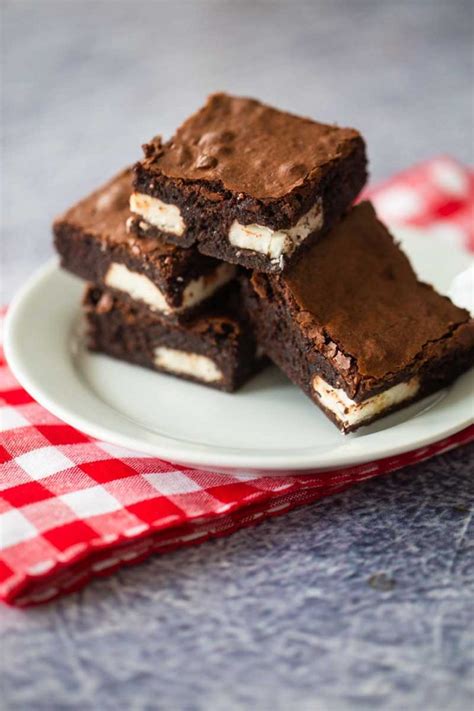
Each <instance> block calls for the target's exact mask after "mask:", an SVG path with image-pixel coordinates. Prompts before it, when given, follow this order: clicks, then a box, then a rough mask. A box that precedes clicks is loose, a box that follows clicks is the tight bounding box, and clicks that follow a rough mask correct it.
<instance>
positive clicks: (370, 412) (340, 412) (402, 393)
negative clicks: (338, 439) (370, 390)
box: [313, 375, 420, 427]
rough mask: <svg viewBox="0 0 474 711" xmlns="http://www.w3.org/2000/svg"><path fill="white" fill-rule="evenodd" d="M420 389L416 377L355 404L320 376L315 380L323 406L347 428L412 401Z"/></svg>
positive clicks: (315, 387)
mask: <svg viewBox="0 0 474 711" xmlns="http://www.w3.org/2000/svg"><path fill="white" fill-rule="evenodd" d="M419 388H420V381H419V379H418V378H417V377H414V378H411V379H410V380H407V381H406V382H405V383H398V385H394V386H393V387H391V388H388V390H385V391H384V392H381V393H378V394H377V395H373V396H372V397H369V398H368V399H367V400H364V401H363V402H355V401H354V400H351V398H350V397H348V396H347V394H346V393H345V392H344V390H342V389H341V388H333V387H332V386H331V385H329V384H328V383H327V382H326V381H325V380H323V379H322V378H321V377H320V376H319V375H315V376H314V378H313V389H314V392H315V393H316V395H317V397H318V400H319V402H320V403H321V405H322V406H323V407H324V408H325V409H326V410H329V411H330V412H332V413H333V414H334V415H335V416H336V418H337V420H338V421H339V422H341V423H342V424H343V425H345V426H346V427H350V426H352V425H358V424H360V423H361V422H365V421H366V420H369V419H372V417H375V416H376V415H380V414H381V413H382V412H385V411H387V410H389V409H390V408H391V407H394V406H395V405H399V404H400V403H402V402H404V401H405V400H410V399H411V398H412V397H414V396H415V395H416V393H417V392H418V390H419Z"/></svg>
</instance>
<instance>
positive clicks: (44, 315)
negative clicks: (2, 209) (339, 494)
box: [5, 232, 474, 473]
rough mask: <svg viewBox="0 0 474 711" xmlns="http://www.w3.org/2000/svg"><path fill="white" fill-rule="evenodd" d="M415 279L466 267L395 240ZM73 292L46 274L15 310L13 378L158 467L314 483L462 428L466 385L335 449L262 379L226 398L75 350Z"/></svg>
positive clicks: (64, 414) (277, 376)
mask: <svg viewBox="0 0 474 711" xmlns="http://www.w3.org/2000/svg"><path fill="white" fill-rule="evenodd" d="M399 236H400V238H401V239H402V241H403V243H404V247H405V249H406V250H407V251H408V252H409V254H410V256H411V258H412V261H413V262H414V265H415V268H417V270H418V273H419V274H421V276H422V277H423V278H424V279H425V280H426V281H431V282H432V283H434V284H435V285H436V287H437V288H438V289H440V290H441V291H443V292H446V291H447V289H448V287H449V284H450V283H451V280H452V279H453V277H454V276H455V275H456V274H458V273H459V272H460V271H462V270H463V269H465V268H466V267H467V266H468V265H469V262H470V257H469V256H468V255H467V254H465V253H464V252H462V251H460V250H457V249H453V247H452V246H446V245H443V244H442V243H439V242H436V241H434V240H433V237H432V236H430V237H429V239H428V238H427V237H426V236H422V235H419V234H418V235H417V234H413V233H412V232H408V233H407V232H404V233H403V234H402V235H399ZM82 291H83V284H82V283H81V282H80V281H79V280H78V279H76V278H75V277H73V276H71V275H69V274H67V273H66V272H63V271H61V270H60V269H59V268H58V266H57V265H56V264H55V263H50V264H48V265H47V266H46V267H45V268H43V269H42V270H41V271H40V272H39V273H38V274H36V275H35V276H34V277H33V278H32V279H31V280H30V281H29V282H28V283H27V284H26V286H25V287H24V288H23V290H22V291H21V293H20V294H19V295H18V296H17V298H16V299H15V300H14V302H13V304H12V306H11V308H10V310H9V313H8V318H7V324H6V337H5V348H6V355H7V358H8V362H9V364H10V366H11V368H12V370H13V372H14V373H15V375H16V377H17V378H18V380H19V381H20V383H21V384H22V385H23V387H25V388H26V390H28V392H29V393H31V395H32V396H33V397H34V398H35V399H36V400H37V401H38V402H39V403H41V404H42V405H43V406H44V407H46V408H47V409H48V410H50V411H51V412H52V413H54V414H55V415H57V416H58V417H59V418H61V419H62V420H64V421H65V422H67V423H69V424H71V425H73V426H74V427H77V428H78V429H79V430H82V431H83V432H85V433H87V434H89V435H91V436H93V437H96V438H98V439H101V440H106V441H108V442H111V443H113V444H115V445H119V446H123V447H126V448H129V449H134V450H140V451H142V452H144V453H146V454H150V455H156V456H158V457H161V458H162V459H166V460H169V461H174V462H177V463H180V464H187V465H190V466H200V467H207V468H212V469H214V470H224V471H225V470H229V469H239V470H250V471H253V472H255V471H266V472H269V471H271V472H273V473H283V472H288V471H305V470H306V471H316V470H320V469H330V468H334V467H339V466H344V465H354V464H360V463H363V462H368V461H372V460H374V459H377V458H381V457H386V456H393V455H397V454H400V453H402V452H406V451H409V450H412V449H414V448H417V447H422V446H425V445H428V444H430V443H431V442H434V441H436V440H439V439H440V438H442V437H445V436H448V435H450V434H453V433H455V432H457V431H459V430H461V429H463V428H464V427H466V426H467V425H468V424H469V423H470V422H472V414H473V413H472V400H471V395H472V392H473V384H474V373H473V372H472V371H471V372H470V373H467V374H466V375H464V376H463V377H462V378H460V379H459V380H458V381H457V382H456V383H455V384H454V385H453V386H452V387H451V388H449V389H448V390H445V391H443V392H441V393H438V394H437V395H435V396H433V397H431V398H430V399H428V400H425V401H424V402H421V403H418V404H416V405H413V406H412V407H410V408H408V409H406V410H404V411H402V412H401V413H397V414H395V415H392V416H389V417H387V418H385V419H383V420H381V421H379V422H378V423H376V424H375V425H373V426H370V427H367V428H363V429H362V430H360V431H359V432H358V433H356V434H354V435H350V436H346V437H344V436H343V435H341V434H340V433H339V432H338V431H337V430H336V428H335V427H334V425H332V424H331V423H330V422H329V421H328V420H327V419H326V417H325V416H324V415H323V414H322V413H321V412H319V410H318V408H317V407H315V405H313V404H312V403H311V402H310V401H309V400H308V399H307V398H306V397H305V396H304V395H303V394H302V393H301V392H300V391H299V390H298V389H297V388H296V387H295V386H293V385H292V384H291V383H290V382H289V381H288V380H287V379H286V378H285V376H284V375H282V374H281V373H280V372H278V371H277V369H276V368H271V369H269V370H267V371H266V372H263V373H261V374H260V375H259V376H258V377H256V378H254V379H253V380H252V381H251V382H250V383H248V384H247V385H246V387H244V388H243V390H241V391H240V392H238V393H236V394H233V395H229V394H226V393H220V392H217V391H213V390H211V389H209V388H206V387H203V386H200V385H194V384H192V383H187V382H184V381H180V380H178V379H176V378H173V377H171V376H167V375H161V374H157V373H153V372H152V371H148V370H145V369H141V368H139V367H136V366H132V365H128V364H125V363H120V362H118V361H115V360H113V359H111V358H107V357H106V356H101V355H92V354H90V353H88V352H87V351H85V350H84V348H83V346H82V342H81V338H80V335H79V330H80V329H79V328H78V325H79V323H80V310H79V304H80V299H81V294H82Z"/></svg>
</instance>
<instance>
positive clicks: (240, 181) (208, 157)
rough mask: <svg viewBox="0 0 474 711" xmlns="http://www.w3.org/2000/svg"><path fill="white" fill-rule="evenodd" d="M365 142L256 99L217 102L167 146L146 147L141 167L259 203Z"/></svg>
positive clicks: (222, 97) (313, 176)
mask: <svg viewBox="0 0 474 711" xmlns="http://www.w3.org/2000/svg"><path fill="white" fill-rule="evenodd" d="M360 142H362V139H361V136H360V134H359V133H358V132H357V131H355V130H354V129H350V128H339V127H337V126H329V125H326V124H322V123H317V122H315V121H311V120H310V119H308V118H301V117H299V116H293V115H292V114H288V113H285V112H284V111H278V110H277V109H273V108H271V107H270V106H265V105H264V104H261V103H260V102H259V101H255V100H254V99H247V98H239V97H235V96H228V95H227V94H213V95H211V96H210V97H209V98H208V100H207V103H206V105H205V106H204V107H203V108H201V109H200V110H199V111H198V112H197V113H195V114H193V115H192V116H191V117H190V118H188V119H187V121H185V122H184V124H183V125H182V126H181V127H180V128H179V129H178V130H177V131H176V133H175V135H174V136H173V137H172V138H171V140H169V141H168V142H167V143H165V144H163V145H162V144H161V141H160V139H159V138H156V139H154V141H152V142H151V143H149V144H148V145H147V146H144V150H145V158H144V160H143V161H142V166H143V167H144V168H145V169H146V170H150V171H151V172H157V173H161V174H164V175H165V176H167V177H169V178H181V179H184V180H205V181H209V182H218V183H219V184H220V185H221V186H222V187H223V188H225V189H227V190H231V191H237V192H243V193H245V194H247V195H250V196H252V197H255V198H262V199H263V198H280V197H283V196H285V195H287V194H288V193H290V192H291V191H292V190H294V189H295V188H297V187H299V186H301V185H303V184H304V183H305V182H307V181H308V180H314V181H318V180H319V178H320V177H322V175H324V173H325V171H326V170H327V169H328V167H330V165H331V163H333V162H334V161H337V160H339V159H340V158H342V157H345V156H346V155H347V154H349V153H350V152H351V151H352V150H353V149H354V145H355V144H356V143H360Z"/></svg>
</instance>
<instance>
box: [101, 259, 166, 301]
mask: <svg viewBox="0 0 474 711" xmlns="http://www.w3.org/2000/svg"><path fill="white" fill-rule="evenodd" d="M104 282H105V283H106V284H107V286H110V287H111V288H112V289H118V290H119V291H123V292H125V293H126V294H128V295H129V296H130V297H131V298H132V299H135V300H136V301H143V302H144V303H145V304H147V306H149V307H150V308H151V309H153V310H154V311H161V312H163V313H169V312H170V311H171V310H172V309H171V307H170V306H169V304H168V303H167V301H166V299H165V297H164V296H163V293H162V291H161V290H160V289H158V287H157V286H155V284H153V282H152V281H151V280H150V279H148V277H146V276H145V275H144V274H138V273H137V272H132V271H131V270H130V269H128V267H126V266H125V264H119V263H118V262H113V263H112V264H111V265H110V267H109V268H108V269H107V273H106V275H105V278H104Z"/></svg>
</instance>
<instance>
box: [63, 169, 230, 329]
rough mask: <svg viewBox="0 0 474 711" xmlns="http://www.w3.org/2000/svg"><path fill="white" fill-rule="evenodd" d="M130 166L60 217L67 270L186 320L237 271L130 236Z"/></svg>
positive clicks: (195, 253)
mask: <svg viewBox="0 0 474 711" xmlns="http://www.w3.org/2000/svg"><path fill="white" fill-rule="evenodd" d="M131 180H132V176H131V170H130V169H129V168H127V169H126V170H123V171H122V172H121V173H119V174H118V175H116V176H115V177H114V178H112V180H110V181H109V182H108V183H106V184H105V185H104V186H102V187H101V188H99V189H98V190H96V191H95V192H93V193H92V194H91V195H89V196H88V197H86V198H85V199H84V200H81V202H79V203H78V204H77V205H75V206H74V207H72V208H71V209H69V210H68V211H67V212H66V213H65V214H64V215H62V216H61V217H58V218H57V219H56V220H55V222H54V226H53V230H54V238H55V246H56V249H57V251H58V252H59V254H60V257H61V264H62V266H63V267H64V268H65V269H68V270H69V271H71V272H73V273H74V274H77V275H78V276H80V277H82V278H83V279H86V280H87V281H90V282H94V283H96V284H102V285H103V286H106V287H109V288H112V289H115V290H116V291H117V293H120V294H122V295H123V296H124V297H128V298H130V299H133V300H138V301H141V302H142V303H144V304H146V305H147V306H148V308H150V309H151V310H153V311H156V312H157V313H160V314H161V315H162V316H165V317H168V318H172V319H176V320H182V319H185V318H188V317H189V316H190V315H191V314H192V313H196V312H197V311H198V310H199V309H200V308H202V307H203V305H204V304H205V302H206V300H208V299H209V298H210V297H212V296H213V295H214V294H215V293H216V291H217V290H218V289H220V288H221V287H222V286H223V285H224V284H227V283H228V282H229V281H230V280H231V279H233V278H234V276H235V272H236V268H235V267H234V266H232V265H229V264H223V263H222V262H219V261H217V260H215V259H213V258H212V257H207V256H205V255H203V254H200V253H199V252H198V250H197V249H196V248H195V247H191V248H190V249H182V248H181V247H177V246H175V245H170V244H165V243H164V242H163V241H161V240H159V239H156V237H153V238H150V237H147V236H146V233H145V231H144V234H143V236H142V237H138V236H136V235H134V234H131V233H129V231H128V229H127V221H129V219H130V217H131V216H130V211H129V199H130V192H131Z"/></svg>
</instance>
